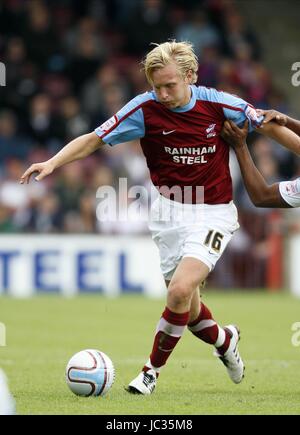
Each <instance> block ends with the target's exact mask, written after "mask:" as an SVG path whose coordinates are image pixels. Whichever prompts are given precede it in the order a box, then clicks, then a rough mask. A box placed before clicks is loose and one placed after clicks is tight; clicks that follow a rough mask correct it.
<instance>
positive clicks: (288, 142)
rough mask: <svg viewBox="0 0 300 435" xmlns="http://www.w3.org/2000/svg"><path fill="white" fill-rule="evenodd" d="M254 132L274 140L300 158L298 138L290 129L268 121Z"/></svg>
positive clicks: (299, 138)
mask: <svg viewBox="0 0 300 435" xmlns="http://www.w3.org/2000/svg"><path fill="white" fill-rule="evenodd" d="M292 124H293V123H292ZM256 131H257V132H258V133H261V134H263V135H265V136H268V137H270V138H271V139H274V140H275V141H276V142H278V143H280V144H281V145H283V146H284V147H286V148H287V149H289V150H290V151H292V152H294V153H295V154H297V155H298V156H300V136H298V134H296V133H295V132H294V131H292V129H289V128H288V127H285V126H283V125H279V124H277V123H276V122H274V121H269V122H267V123H266V124H262V126H261V127H258V128H256Z"/></svg>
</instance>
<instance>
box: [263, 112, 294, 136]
mask: <svg viewBox="0 0 300 435" xmlns="http://www.w3.org/2000/svg"><path fill="white" fill-rule="evenodd" d="M257 113H258V114H259V115H263V116H264V120H263V123H262V125H263V127H264V125H265V124H267V123H268V122H270V121H275V122H277V124H279V125H283V126H285V127H287V128H288V129H290V130H292V131H293V132H294V133H296V134H297V135H298V136H300V121H298V120H297V119H293V118H291V117H290V116H287V115H285V114H284V113H281V112H278V111H277V110H261V109H258V110H257Z"/></svg>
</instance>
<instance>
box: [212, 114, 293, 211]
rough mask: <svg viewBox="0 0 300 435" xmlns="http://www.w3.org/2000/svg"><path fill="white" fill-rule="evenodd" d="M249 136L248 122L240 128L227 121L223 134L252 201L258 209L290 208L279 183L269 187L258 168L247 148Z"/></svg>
mask: <svg viewBox="0 0 300 435" xmlns="http://www.w3.org/2000/svg"><path fill="white" fill-rule="evenodd" d="M247 134H248V121H246V122H245V124H244V126H243V128H239V127H238V126H237V125H236V124H235V123H234V122H232V121H225V123H224V126H223V130H222V133H221V135H222V137H223V138H224V139H225V140H226V142H228V143H229V144H230V145H231V146H232V148H233V149H234V151H235V154H236V156H237V160H238V162H239V165H240V169H241V174H242V177H243V181H244V184H245V187H246V190H247V192H248V194H249V196H250V199H251V201H252V202H253V204H254V205H255V206H256V207H271V208H272V207H274V208H290V205H289V204H288V203H287V202H285V201H284V200H283V198H282V197H281V195H280V191H279V183H276V184H272V185H271V186H269V185H268V184H267V183H266V181H265V180H264V178H263V176H262V175H261V173H260V172H259V170H258V169H257V168H256V166H255V164H254V162H253V160H252V157H251V155H250V153H249V150H248V147H247V143H246V137H247Z"/></svg>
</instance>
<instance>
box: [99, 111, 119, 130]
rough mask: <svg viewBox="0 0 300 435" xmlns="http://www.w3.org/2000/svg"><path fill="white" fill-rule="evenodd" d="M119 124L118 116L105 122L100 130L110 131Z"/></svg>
mask: <svg viewBox="0 0 300 435" xmlns="http://www.w3.org/2000/svg"><path fill="white" fill-rule="evenodd" d="M117 122H118V118H117V117H116V115H114V116H112V117H111V118H109V119H108V120H107V121H105V122H104V123H103V124H102V125H100V129H101V130H102V131H108V130H110V129H111V128H112V127H113V126H114V125H116V124H117Z"/></svg>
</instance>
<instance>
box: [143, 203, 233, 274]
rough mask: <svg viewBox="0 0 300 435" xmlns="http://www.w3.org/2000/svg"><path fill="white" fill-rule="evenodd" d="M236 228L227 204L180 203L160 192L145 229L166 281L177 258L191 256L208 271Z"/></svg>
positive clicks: (229, 204) (230, 205)
mask: <svg viewBox="0 0 300 435" xmlns="http://www.w3.org/2000/svg"><path fill="white" fill-rule="evenodd" d="M238 228H239V224H238V216H237V209H236V207H235V205H234V203H233V202H232V201H231V202H230V203H228V204H217V205H208V204H181V203H178V202H175V201H171V200H169V199H167V198H165V197H163V196H161V195H159V197H158V198H157V199H156V200H155V201H154V202H153V204H152V207H151V213H150V220H149V229H150V231H151V233H152V238H153V240H154V241H155V243H156V245H157V246H158V249H159V254H160V266H161V270H162V273H163V275H164V278H165V280H167V281H170V280H171V278H172V276H173V274H174V272H175V269H176V267H177V266H178V263H179V262H180V260H181V259H182V258H184V257H193V258H197V259H198V260H200V261H202V262H203V263H204V264H206V265H207V266H208V268H209V270H210V271H211V270H212V269H213V268H214V267H215V264H216V262H217V261H218V260H219V258H220V257H221V255H222V254H223V252H224V250H225V248H226V246H227V244H228V242H229V241H230V239H231V238H232V235H233V234H234V232H235V231H236V230H237V229H238Z"/></svg>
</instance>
